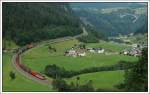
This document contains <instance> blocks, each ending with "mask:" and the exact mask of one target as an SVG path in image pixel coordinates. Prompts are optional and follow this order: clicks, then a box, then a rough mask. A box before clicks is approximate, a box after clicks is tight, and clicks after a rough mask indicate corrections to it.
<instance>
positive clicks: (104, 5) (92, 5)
mask: <svg viewBox="0 0 150 94" xmlns="http://www.w3.org/2000/svg"><path fill="white" fill-rule="evenodd" d="M144 6H147V4H146V3H142V2H141V3H130V2H127V3H121V2H117V3H115V2H113V3H111V2H109V3H108V2H99V3H98V2H96V3H94V2H93V3H71V7H72V8H82V9H83V8H84V9H87V8H99V9H103V8H116V7H126V8H128V7H130V8H131V7H132V8H135V7H144Z"/></svg>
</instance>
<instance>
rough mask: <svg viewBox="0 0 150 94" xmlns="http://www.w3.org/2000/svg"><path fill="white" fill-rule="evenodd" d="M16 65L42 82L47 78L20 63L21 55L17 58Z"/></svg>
mask: <svg viewBox="0 0 150 94" xmlns="http://www.w3.org/2000/svg"><path fill="white" fill-rule="evenodd" d="M16 64H17V65H18V66H19V67H20V68H21V69H22V70H24V71H25V72H28V73H29V74H31V75H32V76H34V77H36V78H38V79H40V80H45V79H46V78H45V76H43V75H42V74H40V73H38V72H35V71H32V70H31V69H30V68H28V67H26V66H25V65H23V64H21V63H20V61H19V55H18V54H17V56H16Z"/></svg>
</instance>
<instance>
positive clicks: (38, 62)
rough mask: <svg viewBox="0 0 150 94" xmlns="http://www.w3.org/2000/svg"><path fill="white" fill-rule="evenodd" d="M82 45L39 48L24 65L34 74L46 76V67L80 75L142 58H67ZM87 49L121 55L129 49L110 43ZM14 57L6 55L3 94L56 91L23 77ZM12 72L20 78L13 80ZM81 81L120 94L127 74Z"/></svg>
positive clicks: (111, 73)
mask: <svg viewBox="0 0 150 94" xmlns="http://www.w3.org/2000/svg"><path fill="white" fill-rule="evenodd" d="M79 43H80V42H79V41H78V40H76V39H73V40H66V41H63V42H58V43H53V44H51V43H49V44H46V43H45V44H42V45H39V46H37V47H35V48H32V49H30V50H28V51H26V52H25V53H24V54H23V55H22V63H24V64H25V65H26V66H28V67H29V68H31V69H32V70H35V71H38V72H41V73H42V72H43V70H44V68H45V66H46V65H49V64H56V65H57V66H59V67H63V68H65V69H66V70H73V71H78V70H81V69H84V68H90V67H97V66H109V65H113V64H117V63H118V62H119V61H122V60H123V61H131V62H134V61H137V60H138V58H136V57H132V56H124V55H105V54H92V53H87V54H86V56H85V57H67V56H64V52H65V51H66V50H67V49H70V48H71V47H73V46H74V45H75V44H79ZM49 45H51V46H52V47H53V48H55V49H56V52H53V51H49V49H48V46H49ZM86 46H87V47H102V48H104V49H110V50H113V51H118V52H119V51H121V50H122V49H124V48H125V47H127V46H124V45H118V44H114V45H113V43H111V42H109V43H106V42H104V41H103V42H100V43H91V44H86ZM12 56H13V53H10V52H7V53H3V91H54V90H53V89H52V87H48V86H46V85H41V84H39V83H36V82H34V81H32V80H29V79H28V78H26V77H24V76H23V75H21V74H20V73H19V72H17V71H16V69H15V68H14V67H13V66H12V63H11V62H12V61H11V60H12ZM10 71H13V72H15V75H16V78H15V79H14V80H11V79H10V77H9V73H10ZM78 76H79V77H80V84H84V83H86V82H87V81H89V80H92V82H93V86H94V87H95V88H96V89H98V88H100V89H104V90H105V89H108V90H114V91H120V90H118V89H117V88H116V87H115V85H117V84H119V83H121V82H123V80H124V77H123V76H124V71H109V72H107V71H103V72H95V73H87V74H82V75H78ZM65 80H67V82H68V83H70V82H75V81H76V76H75V77H72V78H68V79H65Z"/></svg>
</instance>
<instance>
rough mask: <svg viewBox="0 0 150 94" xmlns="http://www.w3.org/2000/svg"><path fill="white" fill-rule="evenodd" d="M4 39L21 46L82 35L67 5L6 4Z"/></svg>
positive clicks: (77, 20)
mask: <svg viewBox="0 0 150 94" xmlns="http://www.w3.org/2000/svg"><path fill="white" fill-rule="evenodd" d="M2 7H3V9H2V13H3V14H2V19H3V21H2V24H3V40H13V41H14V42H15V43H16V44H17V45H25V44H28V43H31V42H36V41H41V40H47V39H53V38H57V37H64V36H74V35H78V34H80V33H82V29H81V27H80V26H81V25H80V21H79V19H78V17H76V16H75V15H74V13H73V11H72V10H71V8H70V6H69V4H67V3H3V4H2Z"/></svg>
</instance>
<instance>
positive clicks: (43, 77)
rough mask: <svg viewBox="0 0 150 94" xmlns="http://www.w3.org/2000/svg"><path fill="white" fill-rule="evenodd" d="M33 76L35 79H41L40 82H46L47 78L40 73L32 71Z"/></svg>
mask: <svg viewBox="0 0 150 94" xmlns="http://www.w3.org/2000/svg"><path fill="white" fill-rule="evenodd" d="M31 75H33V76H34V77H36V78H38V79H40V80H45V79H46V78H45V76H43V75H41V74H40V73H38V72H35V71H31Z"/></svg>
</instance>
